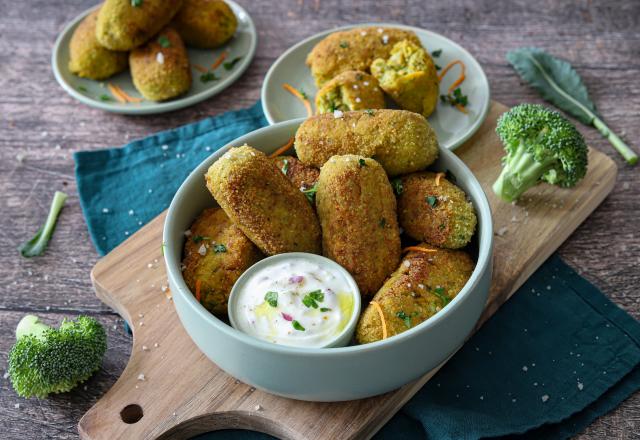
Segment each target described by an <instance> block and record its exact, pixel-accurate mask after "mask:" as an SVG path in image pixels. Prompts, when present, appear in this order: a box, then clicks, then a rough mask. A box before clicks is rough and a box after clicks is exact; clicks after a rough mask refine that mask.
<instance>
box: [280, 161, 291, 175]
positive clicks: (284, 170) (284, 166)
mask: <svg viewBox="0 0 640 440" xmlns="http://www.w3.org/2000/svg"><path fill="white" fill-rule="evenodd" d="M281 169H282V174H284V175H285V176H286V175H287V171H289V159H285V160H284V163H283V164H282V168H281Z"/></svg>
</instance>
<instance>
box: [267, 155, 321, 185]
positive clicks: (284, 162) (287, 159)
mask: <svg viewBox="0 0 640 440" xmlns="http://www.w3.org/2000/svg"><path fill="white" fill-rule="evenodd" d="M273 161H274V162H275V163H276V165H277V167H278V168H279V169H280V171H282V174H284V175H285V176H287V178H288V179H289V180H290V181H291V183H293V186H295V187H296V188H298V189H299V190H300V191H304V190H307V189H309V188H313V185H315V184H316V182H317V181H318V176H319V175H320V170H319V169H317V168H315V167H312V166H309V165H305V164H304V163H302V162H301V161H299V160H298V159H297V158H295V157H293V156H278V157H275V158H273Z"/></svg>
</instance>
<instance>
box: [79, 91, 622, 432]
mask: <svg viewBox="0 0 640 440" xmlns="http://www.w3.org/2000/svg"><path fill="white" fill-rule="evenodd" d="M506 109H507V108H506V107H505V106H503V105H501V104H497V103H493V104H492V106H491V109H490V111H489V115H488V116H487V119H486V121H485V122H484V124H483V125H482V127H480V129H479V130H478V132H477V133H476V134H475V135H474V136H473V137H472V138H471V139H470V140H469V141H468V142H467V143H466V144H465V145H464V146H462V147H461V148H460V149H459V150H458V151H457V154H458V155H459V156H460V158H461V159H462V160H464V162H465V163H466V164H467V165H468V166H469V167H470V168H471V170H472V171H473V172H474V174H475V175H476V177H477V178H478V180H479V181H480V183H481V184H482V186H483V189H484V190H485V192H486V193H487V194H489V203H490V205H491V212H492V213H493V223H494V227H495V228H496V230H497V231H498V233H497V235H496V237H495V244H494V270H493V281H492V286H491V292H490V295H489V300H488V302H487V306H486V309H485V313H484V314H483V316H482V317H481V320H480V323H479V325H480V324H481V323H482V322H484V321H485V320H486V319H488V318H490V317H491V315H493V314H494V313H495V312H496V311H497V310H498V308H499V307H500V306H501V305H502V304H503V303H504V302H505V301H506V300H507V299H508V298H509V296H510V295H511V294H513V292H514V291H515V290H516V289H517V288H518V287H519V286H520V285H521V284H522V283H524V282H525V281H526V279H527V278H529V276H530V275H531V274H532V273H533V272H534V271H535V270H536V269H537V268H538V267H539V266H540V264H542V262H544V260H546V259H547V257H548V256H549V255H550V254H551V253H552V252H554V251H555V250H556V249H557V247H558V246H559V244H560V243H562V242H563V241H564V240H565V239H566V238H567V236H568V235H569V234H570V233H571V232H573V231H574V230H575V229H576V227H577V226H578V225H580V224H581V223H582V222H583V221H584V220H585V219H586V218H587V216H588V215H589V214H590V213H591V212H592V211H593V210H594V209H595V208H596V207H597V206H598V205H599V204H600V203H601V202H602V200H603V199H604V198H605V197H606V195H607V194H608V193H609V191H611V189H612V188H613V185H614V183H615V179H616V172H617V167H616V165H615V163H614V162H613V161H612V160H611V159H609V158H608V157H607V156H606V155H604V154H602V153H600V152H597V151H595V150H591V151H590V156H589V164H590V167H589V172H588V173H587V176H586V177H585V178H584V180H582V182H581V183H580V185H578V186H577V187H575V188H573V189H572V190H561V189H558V188H555V187H552V186H549V185H540V186H538V187H537V188H535V189H533V190H531V191H530V192H529V193H528V195H527V197H526V198H524V199H523V200H521V201H520V202H518V204H516V205H513V204H508V203H504V202H502V201H500V200H498V199H497V197H496V196H495V195H493V194H492V193H491V184H492V183H493V181H494V180H495V177H496V176H497V175H498V174H499V173H500V157H501V156H502V154H503V148H502V145H501V143H500V141H499V139H498V137H497V135H496V134H495V125H496V120H497V118H498V116H499V115H500V114H502V113H503V112H504V111H506ZM164 217H165V215H164V213H163V214H161V215H160V216H158V217H157V218H156V219H155V220H153V221H152V222H150V223H149V224H148V225H146V226H145V227H144V228H142V229H141V230H140V231H138V232H137V233H136V234H134V235H133V236H132V237H131V238H129V239H128V240H127V241H126V242H125V243H123V244H122V245H120V246H119V247H118V248H116V249H114V250H113V251H112V252H111V253H109V254H108V255H107V256H106V257H104V258H103V259H101V260H100V261H99V262H98V263H97V264H96V266H95V267H94V269H93V271H92V272H91V275H92V280H93V284H94V287H95V289H96V293H97V295H98V297H99V298H100V299H101V300H102V301H104V302H105V303H106V304H108V305H109V306H111V307H112V308H113V309H115V310H117V311H118V312H119V314H120V315H121V316H123V317H124V318H125V319H126V320H127V322H129V323H131V324H132V328H133V338H134V341H133V349H132V356H131V359H130V361H129V363H128V365H127V367H126V368H125V370H124V372H123V373H122V375H121V377H120V378H119V379H118V381H117V382H116V384H115V385H114V386H113V388H112V389H110V390H109V391H108V393H107V394H106V395H105V396H104V397H102V398H101V399H100V400H99V401H98V402H97V403H96V404H95V405H94V406H93V407H92V408H91V409H90V410H89V411H88V412H87V413H86V414H85V415H84V416H83V418H82V419H81V420H80V423H79V431H80V435H81V437H82V438H83V439H86V440H107V439H109V440H111V439H129V438H139V439H155V438H176V439H182V438H189V437H190V436H192V435H195V434H200V433H203V432H207V431H211V430H216V429H230V428H244V429H253V430H257V431H261V432H266V433H268V434H271V435H274V436H277V437H279V438H284V439H287V440H304V439H310V438H313V439H327V440H334V439H340V440H351V439H366V438H369V437H371V436H372V435H373V434H374V433H375V432H376V431H377V430H378V429H379V428H380V427H381V426H382V424H383V423H384V422H386V421H387V420H388V419H389V418H390V417H392V416H393V414H395V412H396V411H397V410H398V409H399V408H400V407H401V406H402V405H403V404H404V403H405V402H406V401H408V400H409V399H410V398H411V396H413V395H414V394H415V393H416V392H417V391H418V390H419V389H420V388H421V387H422V386H423V385H424V384H425V383H426V382H427V381H428V380H429V379H430V378H431V376H433V374H435V372H436V371H437V369H436V370H434V371H430V372H429V373H427V374H426V375H425V376H423V377H422V378H421V379H419V380H417V381H415V382H413V383H410V384H408V385H406V386H404V387H403V388H401V389H399V390H397V391H394V392H389V393H387V394H384V395H382V396H376V397H373V398H370V399H363V400H356V401H350V402H336V403H320V402H300V401H296V400H291V399H285V398H282V397H278V396H274V395H271V394H268V393H266V392H263V391H261V390H255V389H254V388H250V387H249V386H248V385H245V384H243V383H240V382H239V381H237V380H235V379H234V378H232V377H230V376H229V375H227V374H225V373H224V372H222V371H221V370H220V369H218V368H217V366H216V365H215V364H213V363H212V362H210V361H209V360H208V359H207V358H206V357H205V356H204V355H203V354H202V353H201V352H200V351H199V350H198V348H197V347H196V346H195V344H194V343H193V342H192V341H191V339H190V338H189V336H188V335H187V334H186V332H185V330H184V329H183V327H182V326H181V324H180V321H179V318H178V315H177V314H176V312H175V310H174V308H173V304H172V303H171V300H170V299H169V298H167V296H166V295H164V294H163V293H162V292H163V291H165V293H166V285H167V281H166V277H167V275H166V271H165V268H164V266H163V259H162V255H161V250H160V246H159V243H161V242H162V227H163V224H164ZM505 225H508V226H505ZM156 344H159V345H158V346H156ZM172 371H181V372H184V374H178V375H176V374H171V372H172ZM140 374H143V375H144V376H143V377H142V379H144V380H141V376H140ZM132 404H135V405H138V406H139V407H140V408H142V411H143V412H144V417H143V418H142V419H141V420H139V421H137V423H135V424H128V423H125V422H124V421H123V418H122V417H121V411H122V410H123V409H124V408H126V407H127V406H129V405H132ZM256 408H258V409H256Z"/></svg>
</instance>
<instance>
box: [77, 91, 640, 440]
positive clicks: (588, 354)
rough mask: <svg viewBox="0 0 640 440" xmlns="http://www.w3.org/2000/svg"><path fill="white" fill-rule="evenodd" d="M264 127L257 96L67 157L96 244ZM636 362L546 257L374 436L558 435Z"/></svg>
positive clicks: (632, 386)
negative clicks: (246, 103)
mask: <svg viewBox="0 0 640 440" xmlns="http://www.w3.org/2000/svg"><path fill="white" fill-rule="evenodd" d="M264 125H266V121H265V119H264V117H263V116H262V112H261V110H260V105H259V103H258V104H256V105H255V106H253V107H251V108H249V109H246V110H240V111H236V112H230V113H226V114H224V115H221V116H218V117H215V118H209V119H206V120H204V121H200V122H197V123H195V124H191V125H188V126H185V127H181V128H178V129H176V130H171V131H167V132H163V133H159V134H157V135H154V136H151V137H149V138H146V139H143V140H139V141H135V142H132V143H131V144H128V145H126V146H125V147H124V148H117V149H109V150H103V151H95V152H80V153H76V154H75V156H74V158H75V161H76V179H77V182H78V191H79V194H80V202H81V205H82V209H83V212H84V214H85V218H86V221H87V225H88V227H89V232H90V234H91V237H92V240H93V241H94V243H95V244H96V247H97V249H98V251H99V252H100V253H103V254H104V253H106V252H108V251H109V250H111V249H112V248H113V247H115V246H116V245H118V244H119V243H120V242H121V241H123V240H124V239H126V238H127V237H128V236H129V235H131V234H132V233H133V232H135V231H136V230H137V229H138V228H139V227H140V226H141V225H143V224H144V223H146V222H147V221H149V220H150V219H152V218H153V217H154V216H156V215H157V214H158V213H159V212H161V211H162V210H163V209H165V208H166V207H167V206H168V204H169V202H170V200H171V198H172V196H173V194H174V193H175V191H176V189H177V188H178V186H179V185H180V183H181V182H182V181H183V180H184V178H185V177H186V176H187V175H188V173H189V172H190V171H191V170H192V169H193V168H194V167H195V166H196V165H197V164H198V163H200V162H201V160H202V159H204V158H205V157H206V156H208V155H209V154H211V152H212V151H214V150H215V149H216V148H219V147H221V146H222V145H224V144H226V143H227V142H229V141H231V140H233V139H234V138H236V137H238V136H240V135H242V134H245V133H247V132H249V131H251V130H254V129H257V128H259V127H261V126H264ZM165 145H166V147H163V146H165ZM149 190H151V191H149ZM639 365H640V324H639V323H638V322H636V321H635V320H634V319H633V318H631V317H630V316H629V315H628V314H626V313H625V312H624V311H622V310H621V309H619V308H618V307H617V306H616V305H615V304H613V303H612V302H610V301H609V300H608V299H607V298H606V297H605V296H604V295H603V294H602V293H601V292H600V291H599V290H598V289H597V288H596V287H594V286H593V285H591V284H589V283H588V282H587V281H586V280H584V279H583V278H582V277H580V276H579V275H578V274H577V273H576V272H575V271H573V270H572V269H571V268H570V267H568V266H567V265H566V264H564V263H563V262H562V260H561V259H560V258H559V257H558V256H552V257H551V258H550V259H549V260H548V261H547V262H546V263H545V264H544V265H543V266H542V267H541V268H540V269H539V270H538V271H537V272H536V273H535V274H534V275H533V276H532V277H531V278H530V279H529V280H528V281H527V283H526V284H525V285H524V286H523V287H521V288H520V289H519V290H518V292H516V294H515V295H514V296H513V298H512V299H511V300H509V301H508V302H507V303H506V304H505V305H504V306H503V307H501V308H500V310H499V311H498V312H497V313H496V315H495V316H494V317H493V318H491V319H490V320H489V321H488V322H487V323H486V324H485V325H484V326H483V327H482V329H481V330H480V331H479V332H478V333H477V334H476V335H475V336H473V337H472V338H471V340H470V341H469V342H468V343H467V344H466V345H465V346H464V347H463V348H462V349H461V350H460V351H459V352H458V353H457V354H456V355H455V356H454V357H453V358H452V359H451V360H450V361H449V362H448V363H447V365H446V366H445V367H444V368H443V369H442V370H441V371H440V372H439V373H438V374H437V375H436V376H434V377H433V378H432V379H431V381H429V383H427V385H425V386H424V387H423V389H422V390H421V391H420V392H418V393H417V394H416V395H415V397H414V398H413V399H411V400H410V401H409V402H408V403H407V404H406V405H405V407H404V408H403V409H402V410H401V411H400V412H399V413H398V414H397V415H396V416H395V417H394V418H392V419H391V421H390V422H389V423H388V424H387V425H386V426H385V427H384V428H383V429H382V430H381V431H380V432H379V433H378V434H377V435H376V437H375V438H377V439H381V440H387V439H388V440H391V439H393V440H397V439H400V440H401V439H429V440H434V439H435V440H441V439H442V440H444V439H479V438H505V439H506V438H508V439H527V440H529V439H562V438H567V437H570V436H572V435H575V434H576V433H579V432H580V431H582V430H583V429H584V428H585V427H586V426H588V425H589V424H590V423H591V422H593V420H594V419H595V418H596V417H598V416H600V415H602V414H605V413H606V412H608V411H610V410H611V409H613V408H614V407H615V406H617V405H618V404H619V403H620V402H622V401H623V400H624V399H625V398H627V397H628V396H629V395H630V394H631V393H633V392H635V391H636V390H638V389H639V388H640V368H639V367H638V366H639ZM264 410H265V411H268V410H269V408H265V409H264ZM198 438H199V439H200V440H204V439H207V440H214V439H236V438H243V439H266V438H271V437H270V436H267V435H265V434H260V433H255V432H249V431H219V432H215V433H210V434H206V435H203V436H200V437H198Z"/></svg>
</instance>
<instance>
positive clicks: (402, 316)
mask: <svg viewBox="0 0 640 440" xmlns="http://www.w3.org/2000/svg"><path fill="white" fill-rule="evenodd" d="M396 316H397V317H398V318H400V319H402V320H403V321H404V325H405V326H406V327H407V328H411V316H409V315H407V314H406V313H404V312H403V311H402V310H400V311H399V312H398V313H396Z"/></svg>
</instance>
